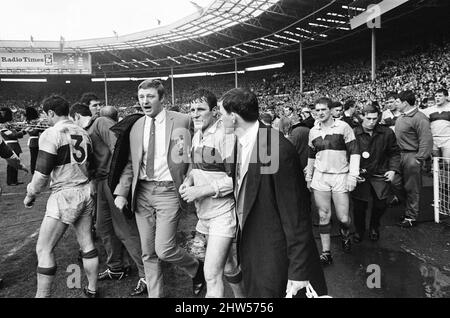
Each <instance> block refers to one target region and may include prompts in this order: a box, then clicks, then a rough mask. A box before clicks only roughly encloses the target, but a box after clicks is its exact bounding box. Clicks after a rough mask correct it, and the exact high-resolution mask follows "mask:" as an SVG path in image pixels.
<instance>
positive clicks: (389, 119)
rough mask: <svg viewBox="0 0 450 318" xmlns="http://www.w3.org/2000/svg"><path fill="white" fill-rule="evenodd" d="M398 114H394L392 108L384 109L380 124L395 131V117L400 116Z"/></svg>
mask: <svg viewBox="0 0 450 318" xmlns="http://www.w3.org/2000/svg"><path fill="white" fill-rule="evenodd" d="M400 115H401V113H400V112H397V113H396V114H394V113H393V112H392V110H390V109H386V110H385V111H383V113H382V114H381V121H380V125H383V126H387V127H389V128H391V129H392V130H393V131H394V132H395V122H396V121H397V118H398V117H400Z"/></svg>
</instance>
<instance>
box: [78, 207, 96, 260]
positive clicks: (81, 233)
mask: <svg viewBox="0 0 450 318" xmlns="http://www.w3.org/2000/svg"><path fill="white" fill-rule="evenodd" d="M73 227H74V229H75V234H76V236H77V241H78V244H79V245H80V249H81V250H82V251H83V252H89V251H90V250H92V249H94V247H95V246H94V241H93V238H92V216H91V215H83V216H81V217H80V218H79V219H78V220H77V221H76V222H75V223H74V224H73Z"/></svg>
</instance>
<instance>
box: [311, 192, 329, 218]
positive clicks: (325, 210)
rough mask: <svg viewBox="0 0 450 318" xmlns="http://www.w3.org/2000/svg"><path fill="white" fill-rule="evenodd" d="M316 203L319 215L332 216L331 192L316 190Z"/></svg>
mask: <svg viewBox="0 0 450 318" xmlns="http://www.w3.org/2000/svg"><path fill="white" fill-rule="evenodd" d="M314 202H315V203H316V207H317V210H319V214H331V191H318V190H314Z"/></svg>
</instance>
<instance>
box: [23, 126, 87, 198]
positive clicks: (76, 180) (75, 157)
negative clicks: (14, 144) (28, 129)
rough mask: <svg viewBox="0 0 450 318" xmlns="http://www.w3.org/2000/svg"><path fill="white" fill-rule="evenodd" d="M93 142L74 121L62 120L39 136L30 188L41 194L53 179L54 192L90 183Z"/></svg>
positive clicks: (51, 183)
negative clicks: (37, 151)
mask: <svg viewBox="0 0 450 318" xmlns="http://www.w3.org/2000/svg"><path fill="white" fill-rule="evenodd" d="M91 157H92V142H91V139H90V137H89V135H88V133H87V132H86V131H85V130H84V129H83V128H81V127H79V126H77V125H76V124H75V123H73V122H72V121H71V120H68V119H66V120H61V121H59V122H57V123H56V124H55V125H54V126H53V127H50V128H47V129H46V130H45V131H44V132H43V133H42V134H41V137H40V138H39V153H38V157H37V161H36V170H35V173H34V175H33V179H32V180H31V183H30V184H28V187H27V191H28V194H30V195H35V194H38V193H40V192H41V191H42V189H43V188H44V187H45V186H46V184H47V182H48V181H49V179H50V189H51V190H52V191H53V192H56V191H59V190H63V189H68V188H73V187H76V186H79V185H83V184H87V183H88V182H89V171H88V168H89V162H90V161H91V160H92V158H91Z"/></svg>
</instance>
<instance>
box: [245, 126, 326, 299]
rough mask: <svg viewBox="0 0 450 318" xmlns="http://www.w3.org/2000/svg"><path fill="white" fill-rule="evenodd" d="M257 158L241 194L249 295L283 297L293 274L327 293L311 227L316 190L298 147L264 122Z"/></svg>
mask: <svg viewBox="0 0 450 318" xmlns="http://www.w3.org/2000/svg"><path fill="white" fill-rule="evenodd" d="M264 129H266V132H267V134H265V136H264V134H262V130H264ZM275 138H276V139H275ZM277 140H278V141H279V144H278V145H277V144H276V141H277ZM271 147H273V150H274V151H272V153H271V156H272V158H271V160H270V162H269V163H267V154H270V152H268V149H272V148H271ZM252 158H257V160H256V162H251V163H250V164H249V167H248V171H247V175H246V180H247V181H246V186H245V193H240V194H239V195H240V196H241V195H243V196H244V201H243V202H244V203H243V215H242V225H241V233H240V235H239V239H238V251H239V257H240V261H241V268H242V273H243V279H244V285H245V287H246V290H247V292H248V296H249V297H258V298H259V297H277V298H280V297H284V296H285V295H286V284H287V281H288V279H291V280H297V281H303V280H309V281H310V282H311V284H312V286H313V287H314V289H315V290H316V292H317V293H318V294H319V295H324V294H326V293H327V287H326V283H325V278H324V274H323V271H322V267H321V264H320V261H319V253H318V251H317V246H316V242H315V240H314V237H313V232H312V224H311V223H312V222H311V210H310V209H311V202H310V196H311V195H310V193H309V191H308V189H307V188H306V182H305V179H304V177H303V172H302V171H301V170H300V169H299V168H298V167H299V165H300V162H299V158H298V155H297V152H296V150H295V148H294V147H293V145H292V144H291V143H290V142H289V141H288V140H287V139H286V138H285V137H284V136H283V135H282V134H281V133H279V132H278V131H276V130H274V129H272V128H268V127H266V126H264V125H262V124H260V130H259V133H258V138H257V141H256V144H255V146H254V148H253V154H252ZM264 162H266V163H264ZM269 167H274V168H275V169H273V168H270V169H269ZM276 167H277V168H276ZM267 169H269V170H267ZM243 191H244V190H243ZM300 293H301V292H300Z"/></svg>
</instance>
